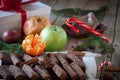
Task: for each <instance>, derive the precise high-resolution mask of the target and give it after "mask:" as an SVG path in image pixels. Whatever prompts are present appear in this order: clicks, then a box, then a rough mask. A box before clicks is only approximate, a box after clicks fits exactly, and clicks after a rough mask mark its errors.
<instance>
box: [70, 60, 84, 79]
mask: <svg viewBox="0 0 120 80" xmlns="http://www.w3.org/2000/svg"><path fill="white" fill-rule="evenodd" d="M70 66H71V67H72V69H73V70H74V71H75V72H76V73H77V74H78V76H79V79H80V80H85V73H84V72H83V71H82V69H81V68H80V66H78V65H77V63H75V62H72V63H71V64H70Z"/></svg>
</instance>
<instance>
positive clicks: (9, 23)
mask: <svg viewBox="0 0 120 80" xmlns="http://www.w3.org/2000/svg"><path fill="white" fill-rule="evenodd" d="M21 7H22V9H23V10H25V11H26V13H27V18H29V17H31V16H35V15H39V16H44V17H46V18H49V15H50V13H51V7H50V6H47V5H45V4H43V3H41V2H34V3H30V4H24V5H22V6H21ZM20 27H21V14H20V13H17V12H16V11H14V10H12V11H1V10H0V37H1V36H2V33H3V32H4V31H5V30H9V29H16V28H17V29H20Z"/></svg>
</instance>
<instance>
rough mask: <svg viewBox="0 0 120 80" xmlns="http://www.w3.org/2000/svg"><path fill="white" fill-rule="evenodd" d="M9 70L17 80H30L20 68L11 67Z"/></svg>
mask: <svg viewBox="0 0 120 80" xmlns="http://www.w3.org/2000/svg"><path fill="white" fill-rule="evenodd" d="M9 70H10V72H11V73H12V74H13V76H14V78H15V79H16V80H28V77H27V76H26V74H25V73H24V72H23V71H22V70H21V69H20V68H19V67H17V66H15V65H10V67H9Z"/></svg>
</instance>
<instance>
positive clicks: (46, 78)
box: [35, 65, 51, 80]
mask: <svg viewBox="0 0 120 80" xmlns="http://www.w3.org/2000/svg"><path fill="white" fill-rule="evenodd" d="M35 70H36V71H37V72H38V73H39V75H41V77H42V78H43V79H44V80H50V79H51V75H50V74H49V73H48V71H47V70H46V69H45V68H43V67H41V66H40V65H36V66H35Z"/></svg>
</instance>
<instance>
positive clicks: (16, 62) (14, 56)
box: [10, 53, 23, 66]
mask: <svg viewBox="0 0 120 80" xmlns="http://www.w3.org/2000/svg"><path fill="white" fill-rule="evenodd" d="M10 57H11V60H12V62H13V64H14V65H17V66H20V63H21V62H23V59H22V56H21V55H18V54H16V53H10Z"/></svg>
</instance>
